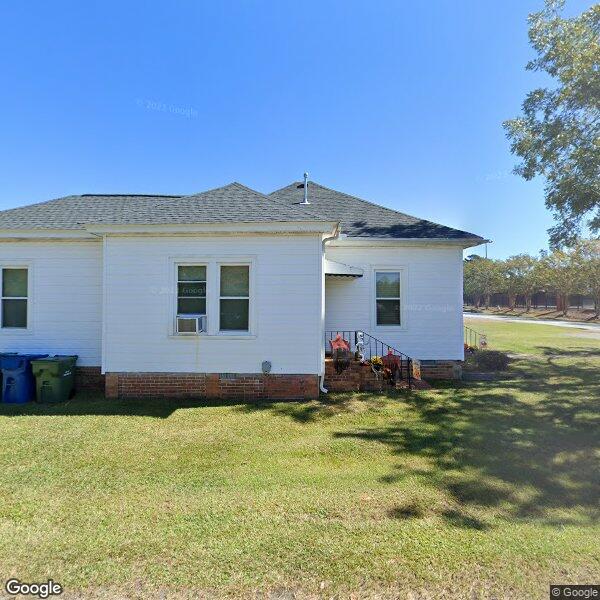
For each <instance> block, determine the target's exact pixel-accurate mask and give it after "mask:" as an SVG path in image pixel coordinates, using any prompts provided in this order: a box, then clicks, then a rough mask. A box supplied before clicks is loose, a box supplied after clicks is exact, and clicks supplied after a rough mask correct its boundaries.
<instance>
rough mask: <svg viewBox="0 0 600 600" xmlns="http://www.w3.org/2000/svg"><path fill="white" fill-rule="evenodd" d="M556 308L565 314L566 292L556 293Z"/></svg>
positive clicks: (566, 309) (567, 297) (566, 307)
mask: <svg viewBox="0 0 600 600" xmlns="http://www.w3.org/2000/svg"><path fill="white" fill-rule="evenodd" d="M556 310H557V311H559V312H562V314H563V315H566V314H567V312H568V310H569V296H568V295H567V294H557V295H556Z"/></svg>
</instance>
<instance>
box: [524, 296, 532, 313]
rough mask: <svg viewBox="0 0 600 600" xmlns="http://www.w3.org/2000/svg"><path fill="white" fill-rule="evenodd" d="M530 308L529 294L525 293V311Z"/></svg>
mask: <svg viewBox="0 0 600 600" xmlns="http://www.w3.org/2000/svg"><path fill="white" fill-rule="evenodd" d="M530 310H531V296H529V295H527V294H525V312H529V311H530Z"/></svg>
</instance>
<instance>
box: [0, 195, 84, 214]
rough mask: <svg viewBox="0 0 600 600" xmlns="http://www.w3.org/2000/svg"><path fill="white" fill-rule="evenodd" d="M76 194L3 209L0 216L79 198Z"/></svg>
mask: <svg viewBox="0 0 600 600" xmlns="http://www.w3.org/2000/svg"><path fill="white" fill-rule="evenodd" d="M80 197H81V196H79V195H78V194H69V195H68V196H59V197H58V198H50V200H42V201H41V202H34V203H33V204H25V205H24V206H13V207H12V208H4V209H2V210H0V214H2V213H7V212H9V211H11V210H22V209H24V208H31V207H32V206H42V205H43V204H50V203H51V202H58V201H59V200H66V199H67V198H80Z"/></svg>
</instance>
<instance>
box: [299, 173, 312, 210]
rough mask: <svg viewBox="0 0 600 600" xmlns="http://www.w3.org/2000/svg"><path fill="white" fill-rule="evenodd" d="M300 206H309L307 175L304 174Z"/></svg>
mask: <svg viewBox="0 0 600 600" xmlns="http://www.w3.org/2000/svg"><path fill="white" fill-rule="evenodd" d="M300 204H304V205H306V204H310V202H309V201H308V173H304V202H301V203H300Z"/></svg>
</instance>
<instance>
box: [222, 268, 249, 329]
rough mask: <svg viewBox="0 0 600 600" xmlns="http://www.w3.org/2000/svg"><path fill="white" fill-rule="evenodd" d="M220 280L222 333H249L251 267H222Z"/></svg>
mask: <svg viewBox="0 0 600 600" xmlns="http://www.w3.org/2000/svg"><path fill="white" fill-rule="evenodd" d="M219 279H220V284H219V329H220V331H248V329H249V322H250V266H249V265H221V266H220V277H219Z"/></svg>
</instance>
